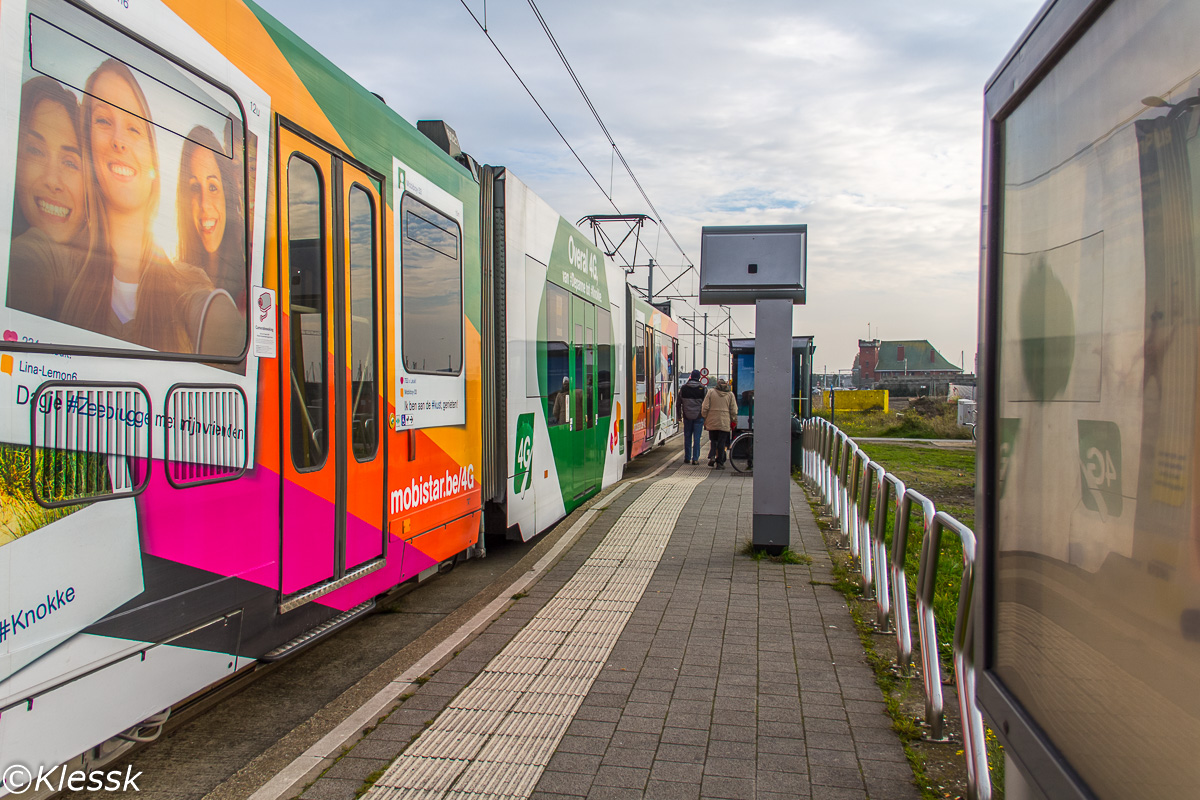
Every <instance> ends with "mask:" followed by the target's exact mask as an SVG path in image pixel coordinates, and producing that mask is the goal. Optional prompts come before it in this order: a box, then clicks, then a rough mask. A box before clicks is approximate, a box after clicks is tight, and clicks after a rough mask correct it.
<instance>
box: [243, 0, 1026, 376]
mask: <svg viewBox="0 0 1200 800" xmlns="http://www.w3.org/2000/svg"><path fill="white" fill-rule="evenodd" d="M534 2H535V3H536V8H537V10H538V11H540V12H541V16H542V18H543V19H544V20H545V22H546V25H547V27H548V28H549V29H550V32H551V33H552V34H553V36H554V39H555V40H556V41H557V43H558V46H559V48H560V49H561V51H562V52H563V53H564V54H565V56H566V60H567V61H568V62H569V64H570V66H571V69H572V70H573V71H574V73H575V76H576V78H577V79H578V81H579V83H580V84H581V85H582V86H583V89H584V90H585V91H586V93H587V97H588V99H589V100H590V102H591V106H592V108H594V109H595V111H596V114H598V116H599V117H600V120H601V121H602V122H603V125H604V128H603V129H602V128H601V126H600V124H599V123H598V122H597V120H596V116H595V115H593V112H592V110H591V109H589V107H588V104H587V103H586V102H585V100H584V98H583V96H582V95H581V93H580V91H579V89H578V88H577V87H576V85H575V83H574V82H573V81H572V79H571V76H570V74H569V73H568V71H567V69H566V67H564V65H563V62H562V60H560V58H559V55H558V53H557V52H556V51H555V49H554V47H553V45H552V43H551V41H550V38H549V37H548V36H547V35H546V32H545V31H544V30H543V28H542V26H541V24H540V23H539V20H538V17H537V15H536V14H535V12H534V7H533V6H532V5H531V4H530V2H529V0H491V2H484V0H440V2H419V3H418V2H414V1H413V0H404V1H403V2H395V0H341V2H339V3H338V4H337V13H335V14H331V13H330V5H329V3H328V2H317V0H259V3H260V5H261V6H262V7H263V8H265V9H266V10H267V11H268V12H269V13H271V14H272V15H274V16H275V17H277V18H278V19H279V20H280V21H281V22H283V23H284V24H285V25H287V26H288V27H289V28H291V29H292V30H293V31H295V32H296V33H297V34H298V35H300V36H301V37H302V38H303V39H305V40H306V41H308V42H309V43H310V44H311V45H313V46H314V47H315V48H316V49H317V50H319V51H320V52H321V53H323V54H324V55H325V56H326V57H328V58H329V59H330V60H331V61H332V62H333V63H335V64H337V65H338V66H339V67H340V68H342V69H343V70H345V71H346V72H347V73H348V74H350V75H351V76H352V77H354V78H355V79H356V80H358V81H359V82H360V83H362V84H363V85H364V86H366V87H367V88H368V89H370V90H371V91H373V92H376V93H377V94H379V95H382V96H383V97H384V98H385V99H386V101H387V103H388V104H389V105H390V106H391V107H392V108H393V109H395V110H396V111H397V112H398V113H399V114H400V115H401V116H403V117H404V118H405V119H407V120H409V121H410V122H412V123H414V124H415V123H416V121H417V120H421V119H442V120H445V121H446V122H447V123H448V124H449V125H450V126H451V127H452V128H453V129H454V130H455V131H456V133H457V134H458V138H459V142H460V144H461V146H462V149H463V150H464V151H465V152H467V153H470V154H471V155H472V156H473V157H474V158H475V159H476V160H477V161H478V162H480V163H486V164H494V165H504V166H506V167H508V168H509V169H510V170H511V171H512V172H513V173H515V174H516V175H517V176H518V177H520V178H521V180H522V181H524V182H525V183H526V184H527V185H528V186H529V187H530V188H531V189H532V190H533V191H534V192H535V193H536V194H538V195H539V196H541V197H542V198H543V199H545V200H546V201H547V202H549V203H550V205H551V206H553V207H554V208H555V209H557V211H558V212H559V213H560V214H561V215H562V216H564V217H566V218H567V219H568V220H571V221H572V222H574V221H576V220H578V219H580V218H581V217H583V216H584V215H587V214H614V213H622V214H649V215H650V216H651V217H653V218H655V219H656V220H661V224H657V223H647V225H646V226H645V227H644V229H643V231H642V236H641V241H642V243H643V244H644V245H646V247H644V248H643V249H641V250H639V251H638V254H637V259H636V261H634V262H633V263H635V264H637V265H643V268H640V269H637V270H636V271H635V272H634V273H633V274H632V275H631V276H630V281H631V282H632V283H635V284H636V285H638V286H641V287H645V286H646V279H647V269H645V268H644V265H645V264H646V263H647V261H648V259H649V258H651V257H652V258H653V259H654V262H655V263H656V264H657V265H660V266H656V267H655V278H654V285H655V294H656V296H657V295H659V294H660V293H661V292H660V290H661V289H662V288H663V287H664V286H665V285H666V284H667V283H669V282H670V281H671V279H673V278H675V277H676V276H678V275H680V274H681V273H686V274H684V275H683V277H681V278H680V279H679V280H678V281H677V282H675V283H674V284H673V285H671V287H670V288H669V289H668V290H667V294H668V295H669V296H672V297H679V296H688V299H677V300H675V301H674V302H673V313H674V315H675V316H676V317H677V318H680V317H692V316H693V315H698V314H704V313H705V312H707V313H708V324H709V329H710V331H711V330H714V329H717V328H718V323H725V320H726V318H727V316H729V315H730V313H731V314H732V321H731V322H730V323H728V324H721V325H720V326H719V327H720V330H721V332H722V334H724V332H725V330H731V331H732V333H733V336H734V337H735V338H736V337H739V336H743V335H752V333H753V330H754V309H753V307H744V306H743V307H735V308H733V309H732V311H729V310H728V309H724V308H720V307H715V306H713V307H701V306H700V305H699V303H698V300H697V298H696V288H697V286H698V281H697V279H698V274H697V270H698V269H699V267H700V232H701V228H702V227H703V226H705V225H784V224H798V223H803V224H806V225H807V226H808V274H807V278H808V285H807V303H806V304H805V305H803V306H797V307H796V308H795V309H794V312H793V332H794V333H795V334H797V335H812V336H814V337H815V344H816V348H817V349H816V356H815V363H814V368H815V371H818V372H824V371H828V372H831V373H832V372H837V371H839V370H846V371H848V370H849V369H850V367H851V366H852V364H853V360H854V356H855V355H856V354H857V352H858V340H859V339H865V338H868V337H872V338H882V339H928V340H929V341H930V342H932V343H933V345H934V347H936V348H937V349H938V350H939V351H940V352H941V353H942V354H943V355H944V356H945V357H946V358H948V359H949V360H950V361H951V362H953V363H955V364H964V362H965V368H966V371H967V372H973V371H974V365H975V351H976V341H977V318H978V314H977V310H978V309H977V306H978V273H979V219H980V197H981V174H982V173H981V161H982V132H983V90H984V86H985V84H986V83H987V81H988V79H989V77H990V76H991V75H992V74H993V73H994V72H995V71H996V69H997V68H998V67H999V66H1000V64H1001V62H1002V60H1003V59H1004V58H1005V56H1006V54H1007V53H1008V52H1009V51H1010V50H1011V49H1012V47H1013V45H1014V44H1015V43H1016V41H1017V39H1018V38H1019V37H1020V35H1021V33H1022V32H1023V31H1024V30H1025V28H1026V27H1027V26H1028V25H1029V23H1030V22H1031V21H1032V20H1033V19H1034V17H1035V15H1036V14H1037V11H1038V9H1039V8H1040V6H1041V4H1042V2H1041V0H970V2H962V0H909V2H904V3H897V2H894V1H893V2H885V0H852V2H845V3H815V2H810V1H809V0H754V1H753V2H746V3H729V2H713V1H712V0H687V1H686V2H684V1H683V0H660V1H659V2H648V1H647V0H607V1H606V2H605V3H584V2H578V0H534ZM483 24H486V28H487V34H485V33H484V31H483V30H482V27H481V26H482V25H483ZM363 31H372V32H382V33H383V34H384V37H385V40H386V42H387V46H384V47H379V46H373V47H364V46H363V45H364V42H365V41H371V39H367V38H364V37H363V35H362V34H363ZM489 36H490V38H491V41H489ZM493 42H494V43H495V46H494V45H493ZM497 47H498V48H499V50H500V51H501V52H502V53H503V58H502V57H501V55H500V54H499V53H498V52H497V49H496V48H497ZM505 59H507V60H508V62H510V63H511V64H512V67H513V68H514V69H515V71H516V73H517V75H519V76H520V80H518V78H517V77H516V76H514V74H513V71H512V70H510V68H509V66H508V65H506V63H505ZM522 82H524V84H525V85H526V86H527V87H528V89H529V91H530V92H532V94H533V96H534V97H535V98H536V100H537V103H536V104H535V102H534V100H533V99H531V98H530V95H529V93H527V92H526V89H525V88H523V87H522ZM539 105H540V106H541V108H542V109H544V110H545V115H544V114H543V112H542V111H541V110H539ZM546 115H548V116H549V118H550V119H551V120H552V121H553V126H552V125H551V123H550V122H548V121H547V118H546ZM555 128H557V129H558V130H557V131H556V130H555ZM605 130H607V132H608V135H606V134H605ZM559 132H561V136H560V133H559ZM609 136H611V139H612V141H613V142H615V145H616V149H617V152H619V157H618V154H617V152H614V149H613V146H612V145H611V144H610V142H609ZM564 139H565V140H566V142H567V143H564V141H563V140H564ZM568 143H569V145H570V146H569V147H568ZM621 158H623V159H624V161H625V163H626V164H628V166H629V168H630V170H631V171H632V174H633V177H632V178H631V176H630V174H629V172H627V171H626V169H625V166H624V165H623V164H622V161H621ZM581 162H582V163H581ZM634 179H636V184H635V180H634ZM638 185H640V187H641V191H639V189H638ZM643 192H644V195H645V196H643ZM646 198H649V202H647V199H646ZM651 204H652V207H651ZM587 232H588V233H589V234H590V230H589V231H587ZM623 255H624V257H625V258H626V259H631V258H632V249H631V247H630V246H629V244H627V245H626V249H625V251H624V254H623ZM689 264H690V265H693V266H694V267H695V269H692V270H688V269H687V267H688V265H689ZM696 325H697V326H699V327H701V328H702V327H703V325H704V322H703V319H697V320H696ZM679 338H680V353H681V355H680V365H681V367H682V368H684V369H688V368H690V367H691V366H692V363H693V360H694V363H695V364H696V366H699V365H701V364H702V363H706V364H707V366H708V367H709V369H710V370H712V371H714V372H717V371H719V372H722V373H724V372H726V371H727V364H728V350H727V348H726V346H725V343H724V339H723V338H722V339H721V341H720V342H718V340H717V339H716V338H715V337H710V339H709V345H708V352H707V358H705V355H704V353H703V350H702V342H703V337H699V336H697V337H696V342H697V344H696V348H695V349H696V352H694V353H693V351H692V338H693V336H692V331H691V328H690V327H689V322H688V321H682V322H681V324H680V336H679Z"/></svg>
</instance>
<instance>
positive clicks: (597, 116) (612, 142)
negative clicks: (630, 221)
mask: <svg viewBox="0 0 1200 800" xmlns="http://www.w3.org/2000/svg"><path fill="white" fill-rule="evenodd" d="M527 2H528V3H529V7H530V8H531V9H533V13H534V16H536V17H537V19H538V23H539V24H540V25H541V26H542V30H543V31H545V33H546V38H547V39H549V40H550V44H551V45H552V46H553V47H554V52H556V53H558V58H559V60H560V61H562V63H563V67H565V68H566V70H567V74H568V75H570V76H571V81H572V82H573V83H574V84H575V88H576V89H578V90H579V94H580V96H581V97H583V102H584V103H586V104H587V107H588V110H589V111H591V112H592V116H593V117H595V119H596V124H597V125H599V126H600V130H601V131H603V132H604V136H605V138H606V139H608V143H609V144H610V145H611V146H612V149H613V152H614V153H615V154H616V156H617V158H618V159H619V160H620V162H621V166H623V167H624V168H625V172H626V173H627V174H628V175H629V179H630V180H631V181H633V185H634V186H636V187H637V190H638V192H639V193H640V194H641V195H642V199H643V200H645V201H646V205H647V206H649V208H650V210H651V211H653V212H654V218H655V220H657V221H658V224H659V227H660V228H662V229H663V230H665V231H666V233H667V237H668V238H669V239H670V240H671V241H672V242H674V244H675V247H676V248H678V249H679V252H680V253H681V254H682V255H683V257H684V258H685V259H687V261H688V262H691V258H689V257H688V254H687V252H686V251H685V250H684V249H683V246H682V245H680V244H679V241H678V240H677V239H676V238H675V235H674V234H673V233H671V229H670V228H669V227H667V224H666V223H665V222H664V221H663V218H662V215H661V214H659V213H658V209H657V208H655V207H654V203H653V202H652V201H651V200H650V196H649V195H648V194H646V190H645V189H644V188H643V187H642V184H641V181H639V180H638V179H637V176H636V175H634V174H633V168H632V167H631V166H629V162H628V161H626V160H625V154H624V153H622V152H621V148H620V147H618V146H617V142H616V140H615V139H613V136H612V134H611V133H609V131H608V126H607V125H605V124H604V120H603V119H602V118H601V117H600V112H599V111H597V110H596V106H594V105H593V104H592V99H591V98H590V97H588V93H587V90H586V89H584V88H583V84H582V83H581V82H580V80H579V77H578V76H577V75H576V74H575V70H574V68H572V67H571V62H570V61H569V60H568V59H567V54H566V53H564V52H563V49H562V48H561V47H559V46H558V40H557V39H555V38H554V33H553V32H551V30H550V25H549V24H548V23H547V22H546V18H545V17H543V16H542V12H541V10H540V9H538V7H537V3H536V2H535V1H534V0H527ZM610 202H611V201H610ZM648 249H649V248H647V250H648ZM634 260H635V261H636V260H637V254H636V253H635V254H634ZM689 267H692V265H691V264H690V263H689Z"/></svg>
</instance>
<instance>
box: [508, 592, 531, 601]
mask: <svg viewBox="0 0 1200 800" xmlns="http://www.w3.org/2000/svg"><path fill="white" fill-rule="evenodd" d="M528 596H529V592H517V593H516V594H514V595H513V596H512V599H513V600H520V599H521V598H522V597H528Z"/></svg>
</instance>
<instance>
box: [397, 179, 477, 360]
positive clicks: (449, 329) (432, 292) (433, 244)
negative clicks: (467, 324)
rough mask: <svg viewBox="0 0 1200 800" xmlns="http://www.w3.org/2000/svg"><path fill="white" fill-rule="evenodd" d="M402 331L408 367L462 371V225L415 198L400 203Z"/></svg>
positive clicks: (406, 197) (405, 199) (408, 197)
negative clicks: (402, 227) (402, 233)
mask: <svg viewBox="0 0 1200 800" xmlns="http://www.w3.org/2000/svg"><path fill="white" fill-rule="evenodd" d="M401 211H402V214H401V218H402V219H403V220H404V235H403V244H402V250H401V264H400V287H401V301H400V302H401V309H400V312H401V313H400V318H401V330H402V334H403V349H404V369H405V370H407V371H408V372H418V373H421V372H423V373H430V374H434V375H458V374H459V373H461V372H462V358H463V312H462V269H461V266H460V262H459V246H458V243H459V235H458V224H457V223H456V222H455V221H454V220H452V219H450V218H449V217H447V216H446V215H444V214H441V213H439V212H437V211H435V210H433V209H432V208H430V207H429V206H427V205H425V204H424V203H422V202H421V201H420V200H417V199H416V198H413V197H410V196H407V195H406V196H405V197H404V200H403V202H402V204H401Z"/></svg>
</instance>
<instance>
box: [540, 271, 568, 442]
mask: <svg viewBox="0 0 1200 800" xmlns="http://www.w3.org/2000/svg"><path fill="white" fill-rule="evenodd" d="M569 308H570V296H569V295H568V294H567V291H566V289H562V288H560V287H558V286H555V285H553V284H548V285H547V286H546V342H545V345H546V348H545V353H546V392H547V404H548V406H549V408H550V417H549V419H550V422H549V424H550V425H551V426H555V425H566V424H567V423H569V422H570V421H571V411H570V403H571V378H570V373H571V359H570V351H569V350H568V349H567V330H568V325H569V320H568V316H569V311H568V309H569Z"/></svg>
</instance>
